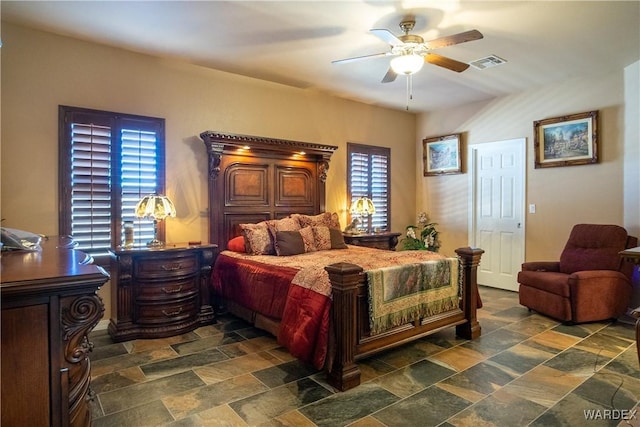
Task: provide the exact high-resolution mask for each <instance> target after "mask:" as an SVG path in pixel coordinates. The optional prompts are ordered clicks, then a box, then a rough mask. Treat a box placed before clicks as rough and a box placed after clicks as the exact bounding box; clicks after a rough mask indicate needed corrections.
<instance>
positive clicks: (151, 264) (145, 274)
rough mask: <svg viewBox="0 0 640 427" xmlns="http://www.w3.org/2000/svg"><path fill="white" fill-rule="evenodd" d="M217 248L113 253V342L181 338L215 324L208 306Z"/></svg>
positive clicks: (170, 247)
mask: <svg viewBox="0 0 640 427" xmlns="http://www.w3.org/2000/svg"><path fill="white" fill-rule="evenodd" d="M217 253H218V246H217V245H188V244H167V245H166V246H164V247H161V248H146V247H145V248H138V249H115V250H112V251H111V304H112V306H111V321H110V322H109V335H111V338H112V339H113V340H114V341H127V340H131V339H136V338H161V337H168V336H172V335H177V334H182V333H185V332H188V331H191V330H193V329H195V328H197V327H200V326H204V325H207V324H210V323H213V322H214V321H215V316H214V312H213V306H212V305H211V301H210V300H209V294H210V292H209V284H210V281H211V269H212V266H213V263H214V262H215V259H216V256H217Z"/></svg>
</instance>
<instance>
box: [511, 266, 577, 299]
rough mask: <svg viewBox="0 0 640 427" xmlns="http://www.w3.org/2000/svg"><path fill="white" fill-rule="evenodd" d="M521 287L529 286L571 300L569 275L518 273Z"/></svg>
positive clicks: (533, 272) (547, 272) (549, 272)
mask: <svg viewBox="0 0 640 427" xmlns="http://www.w3.org/2000/svg"><path fill="white" fill-rule="evenodd" d="M518 283H520V286H521V287H522V286H529V287H531V288H535V289H539V290H541V291H545V292H548V293H550V294H555V295H559V296H561V297H563V298H569V295H570V294H571V292H570V288H569V275H568V274H565V273H556V272H553V271H521V272H519V273H518Z"/></svg>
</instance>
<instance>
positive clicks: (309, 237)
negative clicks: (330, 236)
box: [299, 227, 318, 252]
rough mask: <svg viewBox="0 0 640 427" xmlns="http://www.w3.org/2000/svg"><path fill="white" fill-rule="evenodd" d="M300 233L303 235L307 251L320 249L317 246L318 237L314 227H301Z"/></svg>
mask: <svg viewBox="0 0 640 427" xmlns="http://www.w3.org/2000/svg"><path fill="white" fill-rule="evenodd" d="M299 233H300V235H301V236H302V241H303V242H304V251H305V252H315V251H317V250H318V248H316V239H315V236H314V233H313V228H312V227H304V228H301V229H300V231H299Z"/></svg>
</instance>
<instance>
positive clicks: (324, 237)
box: [311, 225, 331, 251]
mask: <svg viewBox="0 0 640 427" xmlns="http://www.w3.org/2000/svg"><path fill="white" fill-rule="evenodd" d="M311 228H312V229H313V237H314V240H315V242H316V249H317V250H319V251H326V250H327V249H331V233H330V232H329V227H325V226H324V225H319V226H316V227H311Z"/></svg>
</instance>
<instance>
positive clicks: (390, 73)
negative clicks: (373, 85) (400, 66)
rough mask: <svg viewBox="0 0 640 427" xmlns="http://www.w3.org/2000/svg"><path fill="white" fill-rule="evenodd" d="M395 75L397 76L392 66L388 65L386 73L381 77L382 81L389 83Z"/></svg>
mask: <svg viewBox="0 0 640 427" xmlns="http://www.w3.org/2000/svg"><path fill="white" fill-rule="evenodd" d="M396 77H398V75H397V74H396V72H395V71H393V68H391V67H389V70H388V71H387V74H385V75H384V77H383V78H382V83H391V82H392V81H394V80H395V79H396Z"/></svg>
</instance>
